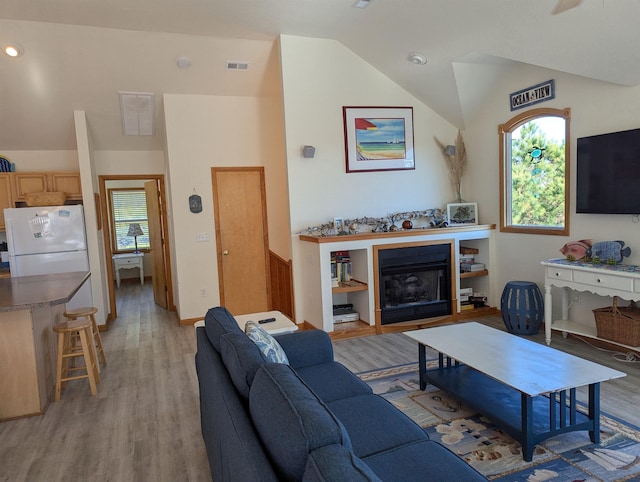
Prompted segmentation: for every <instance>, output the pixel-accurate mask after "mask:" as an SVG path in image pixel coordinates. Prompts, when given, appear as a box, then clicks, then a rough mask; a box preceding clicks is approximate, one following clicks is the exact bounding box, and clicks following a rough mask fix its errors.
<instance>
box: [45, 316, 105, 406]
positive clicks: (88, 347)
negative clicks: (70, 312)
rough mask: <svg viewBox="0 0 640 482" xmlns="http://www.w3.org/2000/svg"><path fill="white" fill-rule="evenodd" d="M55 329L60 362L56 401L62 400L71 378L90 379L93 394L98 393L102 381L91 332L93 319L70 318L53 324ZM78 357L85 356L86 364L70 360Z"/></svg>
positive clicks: (57, 371) (58, 363)
mask: <svg viewBox="0 0 640 482" xmlns="http://www.w3.org/2000/svg"><path fill="white" fill-rule="evenodd" d="M53 331H54V332H56V333H57V334H58V362H57V368H56V394H55V400H56V402H59V401H60V394H61V392H62V390H63V389H64V387H65V386H66V383H67V382H68V381H71V380H80V379H82V378H88V379H89V387H90V388H91V395H95V394H96V393H97V388H96V384H97V383H100V374H99V373H98V362H97V360H96V355H95V347H94V348H92V345H93V341H92V340H93V334H92V333H91V331H92V327H91V320H90V319H82V320H68V321H63V322H61V323H56V324H55V325H53ZM76 337H77V338H78V339H79V340H80V345H79V346H78V345H77V344H76ZM77 357H83V358H84V365H82V366H76V365H75V363H74V364H71V365H70V363H69V362H70V361H72V360H75V359H76V358H77ZM76 371H85V372H86V373H84V374H80V375H72V374H71V373H70V372H76Z"/></svg>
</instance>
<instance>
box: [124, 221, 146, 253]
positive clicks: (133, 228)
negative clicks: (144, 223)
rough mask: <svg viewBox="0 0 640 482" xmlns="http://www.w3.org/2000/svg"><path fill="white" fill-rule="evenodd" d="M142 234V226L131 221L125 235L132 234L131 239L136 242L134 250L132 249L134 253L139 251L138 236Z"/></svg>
mask: <svg viewBox="0 0 640 482" xmlns="http://www.w3.org/2000/svg"><path fill="white" fill-rule="evenodd" d="M143 234H144V232H142V228H141V227H140V225H139V224H138V223H131V224H130V225H129V232H128V233H127V236H133V239H134V241H135V243H136V250H135V251H134V253H139V252H140V251H138V236H142V235H143Z"/></svg>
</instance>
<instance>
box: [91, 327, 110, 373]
mask: <svg viewBox="0 0 640 482" xmlns="http://www.w3.org/2000/svg"><path fill="white" fill-rule="evenodd" d="M89 319H90V320H91V325H92V326H93V337H94V338H95V342H96V348H97V350H98V355H99V356H100V359H101V360H102V364H103V365H106V364H107V357H106V356H105V354H104V348H102V337H101V336H100V330H99V329H98V323H97V322H96V317H95V316H93V315H89Z"/></svg>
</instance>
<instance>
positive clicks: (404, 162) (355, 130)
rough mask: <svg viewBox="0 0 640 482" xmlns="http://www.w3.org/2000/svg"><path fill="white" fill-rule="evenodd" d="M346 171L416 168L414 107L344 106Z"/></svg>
mask: <svg viewBox="0 0 640 482" xmlns="http://www.w3.org/2000/svg"><path fill="white" fill-rule="evenodd" d="M342 116H343V119H344V144H345V155H346V164H347V172H371V171H398V170H409V169H415V159H414V155H413V107H343V108H342Z"/></svg>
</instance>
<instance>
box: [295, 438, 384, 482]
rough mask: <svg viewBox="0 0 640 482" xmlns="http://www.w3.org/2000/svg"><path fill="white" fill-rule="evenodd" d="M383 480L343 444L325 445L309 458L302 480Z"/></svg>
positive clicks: (312, 481) (318, 481) (379, 481)
mask: <svg viewBox="0 0 640 482" xmlns="http://www.w3.org/2000/svg"><path fill="white" fill-rule="evenodd" d="M345 481H349V482H382V481H381V479H379V478H378V477H377V476H376V474H374V473H373V471H372V470H371V469H370V468H369V467H368V466H367V465H366V464H365V463H364V462H363V461H362V460H360V459H359V458H358V457H356V456H355V455H354V453H353V452H352V451H351V450H349V449H347V448H346V447H345V446H343V445H335V444H334V445H325V446H324V447H320V448H317V449H315V450H314V451H313V452H311V453H310V454H309V457H308V458H307V466H306V468H305V471H304V476H303V477H302V482H345Z"/></svg>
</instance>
